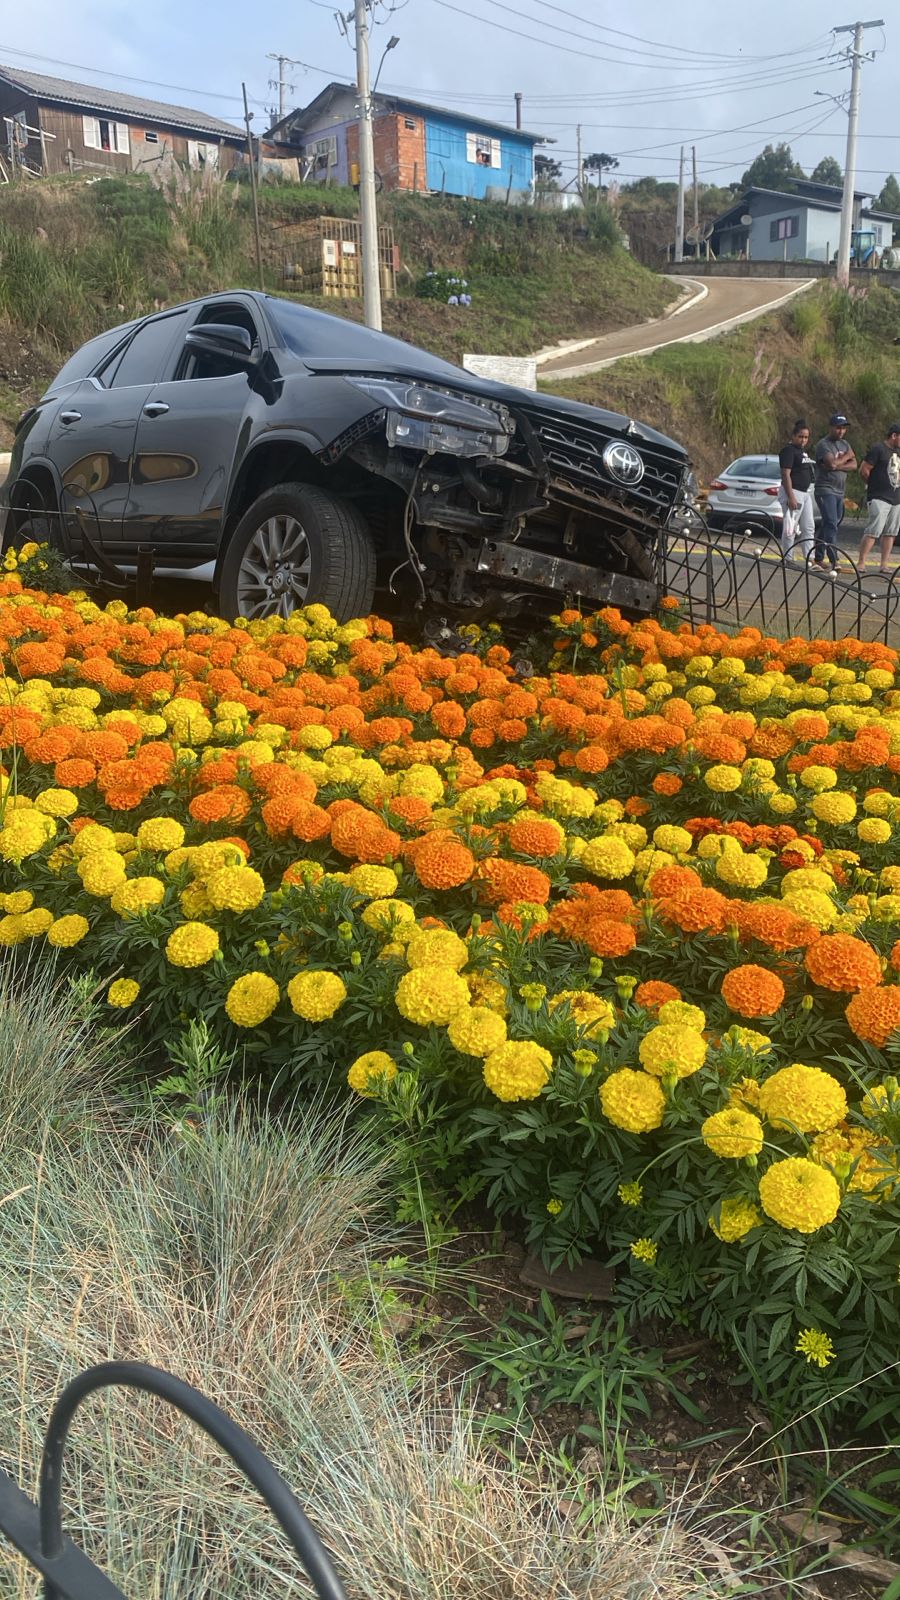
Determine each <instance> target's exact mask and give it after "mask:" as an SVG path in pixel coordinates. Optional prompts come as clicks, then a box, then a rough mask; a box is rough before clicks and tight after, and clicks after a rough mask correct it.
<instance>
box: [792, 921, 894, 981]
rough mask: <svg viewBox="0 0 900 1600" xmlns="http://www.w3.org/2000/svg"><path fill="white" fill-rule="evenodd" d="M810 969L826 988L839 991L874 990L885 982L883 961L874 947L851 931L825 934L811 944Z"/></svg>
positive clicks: (808, 959) (806, 964)
mask: <svg viewBox="0 0 900 1600" xmlns="http://www.w3.org/2000/svg"><path fill="white" fill-rule="evenodd" d="M805 966H806V970H807V972H808V973H809V975H810V977H811V978H812V980H813V983H817V984H819V986H820V987H821V988H823V989H836V990H837V991H838V993H851V992H858V991H859V990H860V989H872V988H875V987H877V985H878V984H880V982H881V962H880V961H879V959H878V956H877V954H876V952H875V951H874V950H873V949H872V946H871V945H869V944H866V943H865V941H864V940H862V939H854V938H852V937H851V935H850V934H848V933H825V934H823V935H822V937H821V938H820V939H817V940H816V942H815V944H812V945H810V947H809V949H808V950H807V952H806V958H805Z"/></svg>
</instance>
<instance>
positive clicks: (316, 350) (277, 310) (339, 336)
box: [267, 300, 460, 379]
mask: <svg viewBox="0 0 900 1600" xmlns="http://www.w3.org/2000/svg"><path fill="white" fill-rule="evenodd" d="M267 308H268V310H269V312H270V313H271V314H272V315H273V316H274V318H275V321H276V322H277V324H278V328H279V331H280V333H281V337H282V339H283V340H284V343H285V346H286V348H287V349H288V350H292V351H293V352H294V354H295V355H298V356H300V357H301V359H302V358H303V357H304V356H345V357H346V358H347V359H348V360H350V361H371V362H372V366H373V369H374V368H376V367H377V366H378V363H379V361H382V362H384V361H388V362H392V361H397V362H402V363H403V364H404V365H405V366H409V365H410V364H414V365H415V366H416V367H418V368H420V369H421V370H422V371H423V372H425V373H426V374H427V373H429V372H431V373H433V374H434V376H435V377H443V378H445V379H447V378H454V377H458V376H459V371H460V369H459V367H455V366H453V365H452V364H451V363H450V362H449V361H441V359H440V358H439V357H438V356H432V355H429V354H428V353H427V352H426V351H424V350H419V349H417V348H416V346H415V345H412V344H406V343H405V341H404V340H403V339H392V338H391V336H390V335H389V334H386V333H376V332H375V330H374V328H364V327H362V326H361V325H360V324H359V323H358V322H347V321H346V319H345V318H343V317H330V316H328V314H327V313H326V312H324V311H312V310H310V308H309V307H308V306H299V305H294V304H293V302H292V301H290V300H269V301H268V302H267Z"/></svg>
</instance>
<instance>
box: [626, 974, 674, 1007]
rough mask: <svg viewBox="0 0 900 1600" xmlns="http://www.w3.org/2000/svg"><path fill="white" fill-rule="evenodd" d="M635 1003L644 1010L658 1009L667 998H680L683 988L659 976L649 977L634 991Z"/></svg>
mask: <svg viewBox="0 0 900 1600" xmlns="http://www.w3.org/2000/svg"><path fill="white" fill-rule="evenodd" d="M634 999H635V1003H636V1004H637V1005H639V1006H641V1007H642V1008H643V1010H644V1011H658V1010H659V1008H660V1006H664V1005H665V1003H666V1001H667V1000H680V999H681V990H680V989H676V987H675V985H674V983H665V982H663V980H662V979H659V978H648V979H646V981H645V982H644V983H639V984H638V986H637V988H636V989H635V991H634Z"/></svg>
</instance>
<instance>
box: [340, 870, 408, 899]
mask: <svg viewBox="0 0 900 1600" xmlns="http://www.w3.org/2000/svg"><path fill="white" fill-rule="evenodd" d="M347 877H348V878H349V880H350V882H351V883H352V885H353V887H354V889H355V890H356V892H357V894H361V895H364V896H365V898H366V899H367V900H382V899H384V898H385V897H386V896H388V895H392V894H396V893H397V886H398V883H399V881H400V880H399V879H398V877H397V874H396V872H394V871H393V870H392V869H391V868H390V867H374V866H361V867H352V868H351V869H350V871H349V872H348V874H347Z"/></svg>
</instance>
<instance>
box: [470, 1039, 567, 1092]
mask: <svg viewBox="0 0 900 1600" xmlns="http://www.w3.org/2000/svg"><path fill="white" fill-rule="evenodd" d="M552 1066H553V1057H552V1056H551V1054H550V1051H549V1050H544V1049H543V1048H542V1046H541V1045H539V1044H535V1043H534V1041H533V1040H531V1039H523V1040H518V1039H508V1040H507V1041H506V1043H505V1044H501V1045H498V1046H497V1048H496V1050H492V1051H491V1053H490V1055H489V1056H488V1057H487V1059H486V1061H485V1063H484V1081H485V1083H486V1085H487V1087H488V1088H489V1089H490V1091H491V1093H492V1094H495V1095H496V1096H497V1099H498V1100H536V1099H537V1097H538V1095H539V1094H540V1093H541V1090H542V1089H543V1088H545V1086H546V1084H547V1082H548V1080H549V1078H550V1070H551V1068H552Z"/></svg>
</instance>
